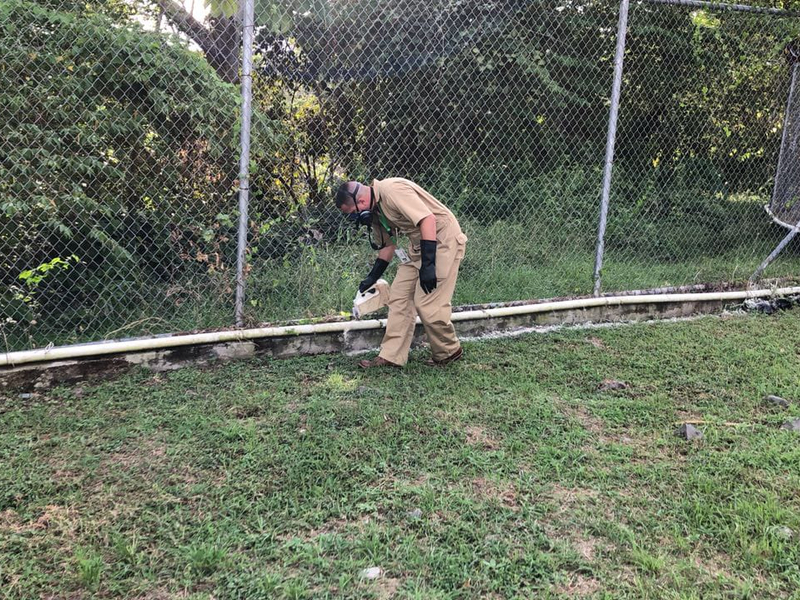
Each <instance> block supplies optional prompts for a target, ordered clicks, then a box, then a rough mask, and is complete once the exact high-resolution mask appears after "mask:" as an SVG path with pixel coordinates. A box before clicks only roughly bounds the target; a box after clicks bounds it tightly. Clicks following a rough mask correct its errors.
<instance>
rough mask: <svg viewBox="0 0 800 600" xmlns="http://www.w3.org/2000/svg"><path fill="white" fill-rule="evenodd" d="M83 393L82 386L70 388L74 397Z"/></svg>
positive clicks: (78, 396) (79, 396)
mask: <svg viewBox="0 0 800 600" xmlns="http://www.w3.org/2000/svg"><path fill="white" fill-rule="evenodd" d="M187 393H188V392H187ZM85 394H86V392H85V391H84V389H83V388H82V387H76V388H73V390H72V395H73V396H75V397H76V398H83V396H84V395H85Z"/></svg>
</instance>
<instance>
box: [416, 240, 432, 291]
mask: <svg viewBox="0 0 800 600" xmlns="http://www.w3.org/2000/svg"><path fill="white" fill-rule="evenodd" d="M420 248H421V250H422V266H420V268H419V285H420V287H421V288H422V291H423V292H425V293H426V294H430V293H431V292H432V291H433V290H435V289H436V240H422V241H421V242H420Z"/></svg>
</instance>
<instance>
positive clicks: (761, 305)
mask: <svg viewBox="0 0 800 600" xmlns="http://www.w3.org/2000/svg"><path fill="white" fill-rule="evenodd" d="M744 307H745V308H746V309H747V310H750V311H755V312H761V313H764V314H767V315H771V314H772V313H773V312H775V308H774V307H773V306H772V304H770V303H769V302H767V301H766V300H762V299H761V298H752V299H750V300H745V301H744Z"/></svg>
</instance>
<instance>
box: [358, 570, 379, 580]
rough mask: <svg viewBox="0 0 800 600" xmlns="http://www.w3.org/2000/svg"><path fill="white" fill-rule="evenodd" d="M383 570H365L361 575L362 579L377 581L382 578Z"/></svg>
mask: <svg viewBox="0 0 800 600" xmlns="http://www.w3.org/2000/svg"><path fill="white" fill-rule="evenodd" d="M382 573H383V570H382V569H381V568H380V567H370V568H369V569H364V570H363V571H361V573H360V574H359V577H361V579H377V578H378V577H380V576H381V574H382Z"/></svg>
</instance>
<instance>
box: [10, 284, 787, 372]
mask: <svg viewBox="0 0 800 600" xmlns="http://www.w3.org/2000/svg"><path fill="white" fill-rule="evenodd" d="M792 294H800V287H786V288H780V289H777V290H741V291H734V292H706V293H700V294H654V295H650V296H609V297H600V298H578V299H576V300H558V301H553V302H540V303H537V304H526V305H523V306H506V307H498V308H487V309H482V310H468V311H463V312H458V313H454V314H453V316H452V320H453V321H456V322H457V321H477V320H481V319H491V318H496V317H511V316H517V315H526V314H535V313H543V312H558V311H565V310H573V309H579V308H593V307H597V306H621V305H625V304H663V303H666V302H713V301H719V300H747V299H749V298H765V297H770V296H788V295H792ZM417 323H419V318H418V319H417ZM385 327H386V319H370V320H366V321H336V322H333V323H315V324H309V325H287V326H282V327H258V328H254V329H234V330H225V331H212V332H207V333H193V334H187V335H173V336H163V337H154V338H138V339H133V340H123V341H111V342H99V343H92V344H78V345H74V346H57V347H54V348H42V349H38V350H24V351H21V352H9V353H6V354H2V355H0V367H4V366H15V365H20V364H26V363H33V362H44V361H55V360H70V359H75V358H86V357H89V356H102V355H107V354H120V353H125V352H142V351H156V350H164V349H167V348H176V347H180V346H192V345H200V344H216V343H225V342H243V341H247V340H253V339H258V338H269V337H289V336H298V335H311V334H315V333H343V334H347V332H349V331H360V330H368V329H383V328H385Z"/></svg>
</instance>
